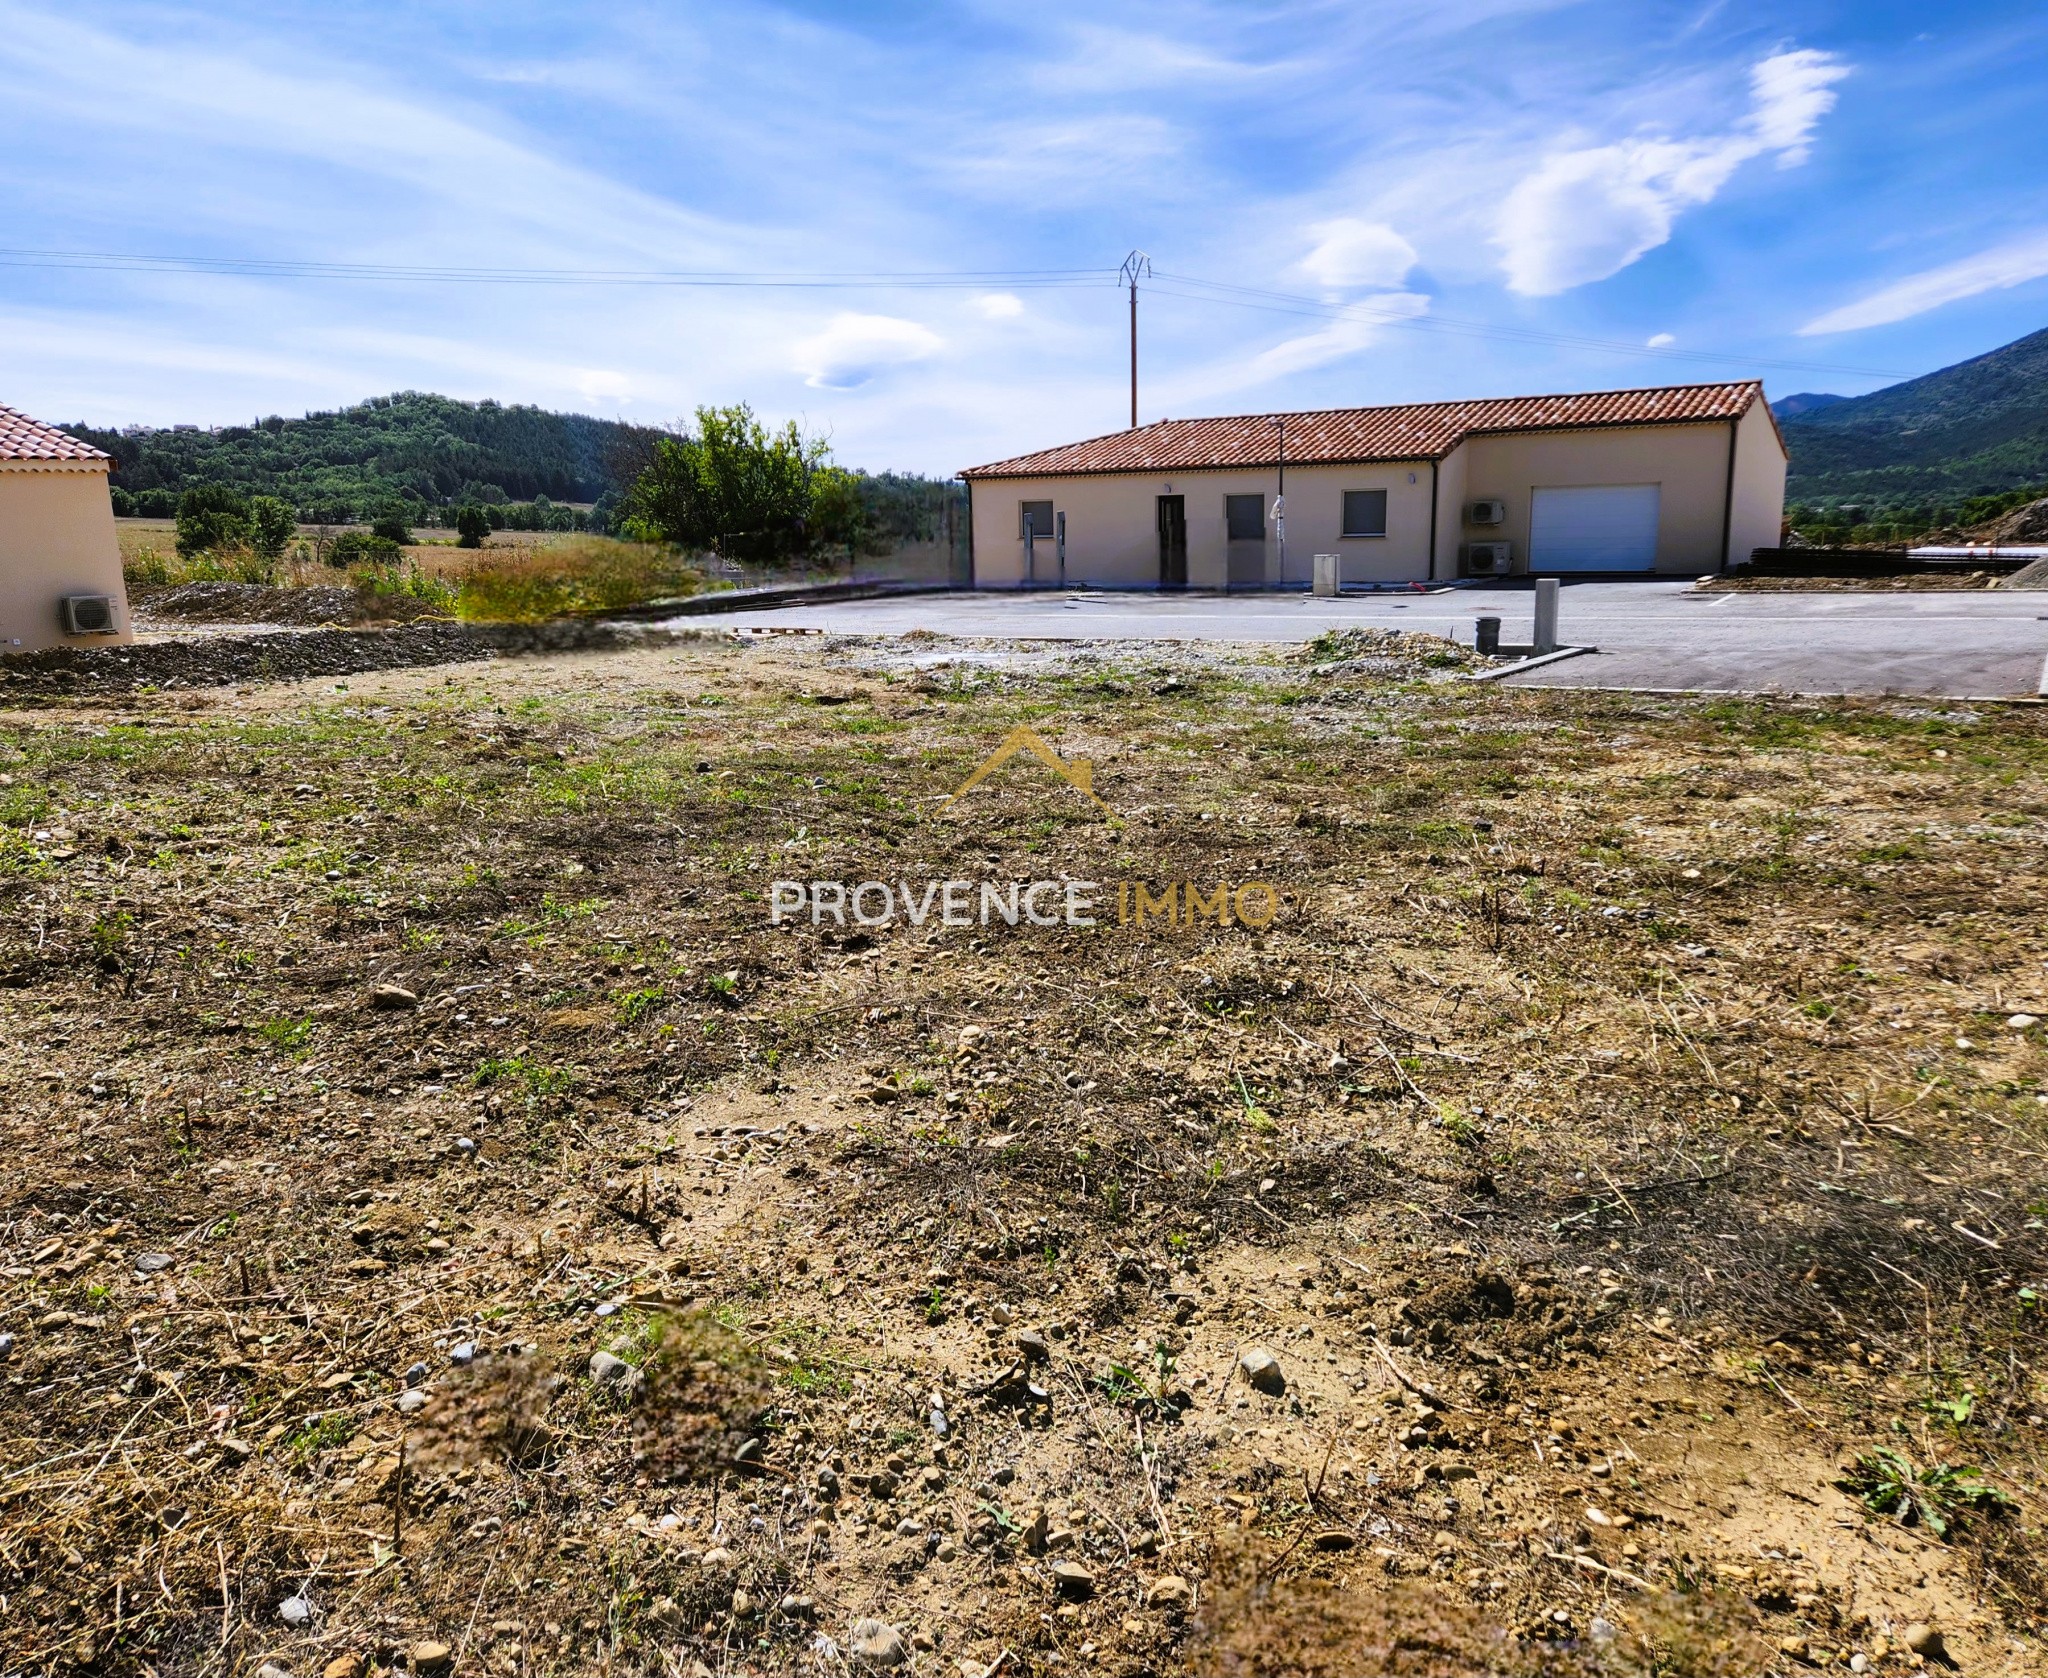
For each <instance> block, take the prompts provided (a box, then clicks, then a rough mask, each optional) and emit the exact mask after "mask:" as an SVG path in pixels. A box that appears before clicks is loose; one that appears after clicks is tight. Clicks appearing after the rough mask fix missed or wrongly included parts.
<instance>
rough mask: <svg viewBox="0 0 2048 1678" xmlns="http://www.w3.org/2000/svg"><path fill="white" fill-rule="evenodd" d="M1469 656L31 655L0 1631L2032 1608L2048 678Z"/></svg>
mask: <svg viewBox="0 0 2048 1678" xmlns="http://www.w3.org/2000/svg"><path fill="white" fill-rule="evenodd" d="M1468 658H1469V655H1467V654H1463V653H1459V652H1457V651H1456V650H1455V649H1450V648H1448V647H1447V646H1446V645H1445V644H1444V643H1440V642H1431V641H1429V640H1427V639H1426V638H1421V637H1417V638H1410V639H1406V640H1403V639H1399V638H1390V637H1385V636H1380V637H1374V638H1364V637H1360V638H1356V639H1350V640H1337V641H1326V642H1324V643H1321V644H1318V645H1316V646H1313V647H1311V648H1309V649H1307V650H1306V652H1305V653H1299V654H1293V653H1287V652H1267V651H1259V650H1251V649H1245V648H1211V649H1208V650H1207V651H1203V650H1200V649H1192V648H1191V649H1182V650H1177V651H1172V652H1166V651H1162V650H1160V649H1158V648H1143V649H1134V648H1117V647H1106V648H1097V649H1074V648H1071V647H1059V648H1050V647H1048V648H998V647H993V646H987V647H973V646H963V645H960V644H956V643H949V642H945V641H942V640H938V639H936V638H929V637H907V638H905V639H903V640H899V641H865V640H861V641H856V640H826V639H825V638H822V637H816V636H772V635H762V634H746V633H732V632H718V633H707V634H705V635H703V636H701V637H696V638H690V639H685V640H681V641H678V642H676V643H675V644H673V645H650V646H646V647H641V648H636V649H632V650H626V651H613V652H600V653H588V654H573V655H562V656H556V657H550V658H531V659H518V660H494V661H489V662H478V663H470V664H465V665H459V666H453V667H448V666H442V667H437V668H431V669H423V670H394V671H389V672H385V673H378V674H363V675H354V676H350V677H348V678H346V679H331V680H323V681H318V682H307V683H300V684H279V685H267V686H266V685H249V686H244V687H241V688H234V687H225V688H217V689H212V690H207V691H187V692H180V693H176V694H150V693H124V694H118V695H111V696H107V697H104V698H97V699H88V698H77V697H67V696H64V695H56V696H45V697H44V698H43V699H42V700H41V701H39V702H38V703H36V704H35V705H34V706H33V707H29V706H28V704H27V702H25V701H18V700H14V699H10V700H9V703H11V704H15V705H16V706H17V708H16V709H14V710H12V711H10V712H8V713H6V714H4V715H0V818H4V821H0V980H4V983H5V985H6V986H7V995H8V1006H7V1007H6V1009H5V1011H4V1014H0V1084H4V1088H5V1094H6V1097H7V1099H6V1101H5V1104H4V1106H0V1114H4V1119H0V1124H4V1127H5V1129H4V1133H0V1141H4V1145H5V1146H6V1148H7V1149H8V1151H9V1153H10V1155H11V1156H12V1158H13V1160H14V1161H15V1164H14V1168H13V1169H12V1170H11V1171H9V1172H8V1173H7V1176H6V1178H5V1183H4V1189H0V1348H4V1350H0V1627H4V1628H5V1629H4V1630H0V1642H4V1645H5V1648H4V1652H0V1670H4V1671H5V1672H7V1673H10V1674H12V1673H24V1674H29V1673H35V1674H42V1673H60V1672H63V1673H69V1672H92V1673H107V1674H129V1673H138V1674H139V1673H152V1674H159V1675H164V1678H169V1675H172V1674H178V1675H184V1674H208V1675H211V1674H223V1673H231V1674H244V1673H247V1674H258V1673H262V1672H265V1671H266V1669H267V1670H268V1671H269V1672H270V1673H271V1674H272V1675H273V1678H274V1675H275V1674H277V1673H286V1674H291V1675H294V1678H297V1675H304V1674H314V1673H321V1674H325V1675H327V1678H351V1675H355V1678H360V1675H363V1674H366V1673H369V1672H374V1671H379V1670H382V1671H408V1670H409V1671H413V1672H420V1673H434V1672H450V1671H453V1672H458V1673H463V1674H478V1675H482V1674H505V1675H512V1674H520V1675H524V1674H544V1673H548V1674H552V1673H561V1674H584V1673H593V1674H594V1673H606V1674H661V1675H665V1678H668V1675H673V1678H683V1675H697V1674H705V1673H717V1674H743V1673H746V1674H751V1673H794V1672H805V1673H813V1672H822V1673H833V1672H839V1671H843V1670H856V1671H880V1670H891V1669H893V1670H898V1671H908V1672H915V1673H919V1674H941V1675H944V1678H1026V1675H1033V1678H1043V1675H1049V1674H1061V1673H1088V1674H1094V1673H1105V1674H1117V1675H1133V1678H1135V1675H1139V1674H1169V1673H1194V1674H1210V1675H1220V1674H1226V1673H1229V1674H1240V1673H1241V1674H1251V1673H1262V1674H1288V1673H1300V1674H1310V1673H1314V1674H1328V1675H1331V1678H1336V1675H1338V1674H1361V1673H1378V1672H1386V1673H1403V1674H1422V1673H1431V1674H1437V1673H1442V1674H1468V1675H1476V1674H1479V1673H1500V1674H1505V1673H1530V1674H1533V1673H1539V1672H1540V1673H1552V1674H1566V1673H1590V1672H1605V1673H1639V1674H1649V1673H1659V1674H1665V1675H1680V1674H1705V1673H1725V1674H1737V1673H1741V1674H1754V1673H1758V1672H1764V1671H1771V1672H1778V1673H1786V1674H1790V1673H1797V1672H1805V1671H1817V1670H1823V1669H1841V1670H1856V1671H1863V1670H1869V1671H1875V1672H1879V1673H1889V1672H1909V1671H1914V1670H1921V1669H1924V1670H1929V1671H1933V1670H1940V1669H1950V1670H1959V1671H1963V1672H1969V1673H1986V1674H2014V1673H2023V1672H2039V1671H2041V1670H2042V1669H2043V1666H2044V1660H2043V1655H2042V1644H2041V1641H2040V1637H2041V1633H2042V1630H2043V1623H2042V1621H2043V1607H2044V1596H2043V1589H2042V1579H2041V1573H2040V1556H2041V1538H2040V1534H2039V1524H2040V1513H2041V1498H2042V1479H2043V1466H2044V1465H2043V1445H2044V1443H2048V1431H2044V1429H2048V1423H2044V1412H2048V1389H2044V1384H2043V1378H2042V1374H2041V1370H2042V1352H2043V1346H2042V1328H2041V1313H2042V1301H2041V1293H2042V1290H2043V1288H2044V1287H2048V1277H2044V1274H2043V1272H2044V1238H2043V1219H2044V1217H2048V1184H2044V1176H2048V1173H2044V1171H2043V1166H2042V1161H2043V1152H2042V1150H2043V1147H2044V1139H2048V1045H2044V1037H2043V1026H2042V1024H2041V1018H2040V1017H2041V1016H2043V1015H2048V947H2044V941H2043V938H2042V933H2041V924H2042V923H2041V905H2042V902H2043V893H2044V888H2048V858H2044V853H2043V842H2044V837H2048V784H2044V769H2048V718H2044V716H2043V715H2042V713H2041V712H2040V711H2038V710H2034V709H2027V708H2019V707H2015V708H2011V709H2000V708H1994V707H1975V708H1968V709H1965V708H1948V709H1940V708H1931V707H1925V706H1910V705H1907V704H1904V703H1902V702H1885V703H1870V704H1810V703H1800V702H1785V701H1773V702H1768V703H1766V702H1755V703H1750V702H1735V701H1707V700H1695V699H1683V698H1670V697H1664V696H1657V697H1641V696H1630V695H1625V694H1607V693H1593V692H1564V691H1557V692H1546V691H1508V690H1504V689H1502V688H1501V687H1499V686H1498V685H1495V684H1474V683H1469V682H1466V681H1463V680H1461V679H1460V675H1461V672H1462V667H1463V665H1464V663H1465V662H1466V660H1467V659H1468ZM1020 725H1029V726H1030V727H1031V728H1033V729H1035V730H1036V731H1037V733H1038V734H1039V735H1040V736H1042V737H1043V739H1044V741H1045V742H1047V743H1049V745H1050V746H1051V747H1052V748H1054V749H1055V750H1056V751H1057V752H1058V753H1059V754H1061V755H1062V756H1063V757H1064V758H1065V759H1066V760H1067V761H1068V764H1069V766H1070V767H1071V766H1073V765H1075V764H1078V763H1080V762H1083V761H1085V762H1086V763H1087V764H1088V765H1089V766H1091V767H1090V770H1089V771H1087V772H1083V771H1081V770H1079V769H1078V768H1076V769H1073V774H1074V777H1075V779H1077V780H1079V781H1081V782H1083V783H1084V784H1085V785H1086V786H1087V787H1088V788H1090V789H1092V795H1091V793H1090V792H1084V791H1083V790H1081V788H1080V787H1077V786H1075V785H1073V784H1070V782H1069V781H1067V780H1063V779H1061V778H1058V777H1057V776H1055V774H1054V773H1053V772H1052V770H1051V768H1050V767H1048V766H1047V765H1046V764H1044V763H1043V762H1042V761H1040V760H1039V759H1038V758H1037V757H1036V756H1034V755H1033V753H1032V752H1031V751H1030V750H1028V749H1027V750H1025V751H1022V752H1020V753H1018V754H1017V755H1015V756H1014V757H1012V758H1011V759H1010V760H1008V761H1007V762H1005V763H1003V764H1002V765H1001V766H1000V767H997V768H995V769H994V770H993V771H992V772H991V773H990V774H989V775H988V776H987V778H986V779H984V780H982V781H981V782H980V783H979V784H978V785H976V786H975V787H974V788H973V789H972V790H970V791H968V792H966V793H965V794H963V795H962V796H961V797H960V798H959V799H957V800H956V801H952V802H948V801H947V798H946V795H947V794H948V793H949V792H950V791H951V790H952V789H953V788H955V787H956V786H958V785H959V784H960V783H961V782H963V781H964V780H966V779H967V777H968V776H969V775H970V773H972V772H973V770H974V768H975V766H976V765H977V764H978V763H980V762H982V761H983V760H984V759H985V758H986V757H987V756H988V755H989V754H990V753H991V752H993V751H995V750H996V749H997V748H998V747H999V746H1000V745H1001V744H1002V743H1003V742H1004V741H1005V739H1006V737H1008V736H1009V735H1010V731H1011V730H1013V729H1015V728H1017V727H1019V726H1020ZM871 880H873V881H882V882H884V883H885V884H887V885H889V886H892V887H901V886H907V887H908V888H909V902H910V904H911V905H912V906H915V905H916V904H917V903H919V902H920V901H923V900H922V899H921V897H920V894H922V893H923V892H925V891H926V889H927V882H941V883H942V882H945V881H949V880H957V881H965V882H968V883H969V884H968V886H967V888H965V894H964V895H965V897H966V899H967V900H968V901H978V894H979V893H980V891H981V886H982V884H983V883H984V882H992V883H994V884H995V885H996V886H997V887H998V888H999V889H998V892H997V897H998V901H1000V898H1001V890H1002V889H1006V888H1007V886H1008V885H1009V884H1010V883H1013V882H1016V883H1022V884H1024V885H1026V886H1028V885H1030V884H1031V883H1032V882H1036V881H1041V880H1044V881H1051V882H1054V885H1053V887H1052V888H1050V893H1049V895H1048V896H1046V897H1043V898H1031V897H1026V898H1024V899H1023V901H1024V903H1025V904H1026V905H1027V908H1028V906H1029V905H1030V904H1032V903H1035V902H1050V903H1053V904H1054V905H1055V906H1056V912H1055V913H1053V914H1052V915H1050V916H1049V917H1048V919H1050V920H1051V921H1052V922H1053V923H1054V924H1034V923H1033V922H1032V921H1031V919H1030V917H1029V914H1028V913H1026V914H1024V915H1020V917H1019V924H1016V925H1011V924H1009V923H1008V921H1007V920H1006V919H1005V918H1004V917H1003V915H1002V914H1001V913H1000V912H999V913H997V914H996V915H995V916H994V917H993V919H992V920H991V922H990V923H989V924H987V925H982V924H973V925H968V926H952V927H949V926H945V925H942V924H940V922H941V919H942V915H943V907H944V905H943V900H941V902H940V907H939V908H937V909H930V910H927V912H926V913H925V918H924V919H923V921H922V924H916V925H913V924H910V922H909V919H908V912H907V911H905V912H898V913H896V914H895V915H894V918H893V919H891V920H890V921H889V922H888V923H887V924H878V925H874V926H862V925H858V924H854V923H853V922H852V921H851V920H850V919H849V921H848V923H847V924H845V925H839V924H834V922H833V920H832V919H831V917H830V915H829V914H828V915H826V916H825V918H824V920H823V924H819V925H814V924H813V923H812V917H811V915H810V914H809V913H805V914H802V915H798V916H794V917H791V918H788V919H786V920H785V921H784V923H783V924H779V925H778V924H774V922H773V920H772V910H771V906H772V905H773V904H774V903H775V902H777V901H778V895H777V892H776V882H778V881H782V882H805V883H808V882H845V883H847V884H848V885H853V884H857V883H859V882H863V881H871ZM1084 882H1094V883H1095V886H1096V888H1097V889H1096V892H1095V895H1094V902H1095V906H1096V918H1097V920H1098V923H1099V924H1097V925H1095V926H1093V927H1088V926H1082V925H1074V924H1068V922H1067V919H1066V917H1065V915H1064V913H1063V909H1064V905H1065V904H1066V903H1067V902H1068V901H1069V897H1068V893H1069V888H1070V886H1071V887H1072V888H1073V890H1075V891H1076V892H1078V893H1079V894H1080V895H1081V897H1082V899H1083V900H1084V901H1085V899H1086V897H1087V888H1086V886H1085V884H1082V883H1084ZM1254 882H1265V883H1267V884H1268V885H1270V887H1271V888H1272V890H1271V896H1270V898H1268V897H1267V896H1266V895H1264V894H1263V893H1262V892H1261V891H1259V890H1253V891H1251V892H1249V893H1247V892H1244V891H1240V890H1237V889H1236V888H1239V887H1244V886H1247V885H1250V884H1252V883H1254ZM1138 883H1143V884H1144V886H1145V888H1146V892H1147V899H1148V900H1149V899H1150V897H1151V894H1153V893H1159V894H1162V895H1163V894H1164V893H1165V892H1166V891H1167V889H1168V888H1169V887H1172V888H1173V890H1174V894H1175V895H1174V903H1175V909H1174V915H1173V921H1172V924H1170V925H1169V924H1167V922H1166V921H1165V919H1164V917H1160V916H1154V917H1153V918H1152V919H1151V920H1150V921H1149V923H1148V924H1145V925H1143V926H1142V927H1140V926H1133V925H1129V924H1120V916H1119V905H1120V904H1123V905H1128V904H1130V903H1133V902H1140V901H1144V900H1140V899H1137V898H1136V896H1135V892H1134V891H1133V890H1131V889H1128V888H1133V887H1135V885H1136V884H1138ZM1188 883H1192V884H1193V885H1194V886H1195V888H1196V892H1197V897H1198V900H1199V901H1198V905H1197V907H1198V908H1199V909H1201V910H1202V911H1204V912H1203V913H1200V914H1194V915H1190V914H1189V913H1188V907H1189V905H1188V899H1187V897H1186V895H1185V887H1186V885H1187V884H1188ZM1219 886H1228V887H1230V888H1232V894H1231V895H1230V896H1229V898H1228V901H1229V904H1230V906H1231V908H1232V909H1233V910H1234V911H1236V913H1234V914H1232V915H1230V916H1228V917H1226V916H1224V915H1222V914H1218V913H1215V912H1214V911H1213V910H1212V908H1211V906H1212V905H1213V904H1214V902H1215V895H1214V894H1215V891H1216V888H1217V887H1219ZM787 890H788V888H787V887H785V888H784V891H785V893H786V892H787ZM859 901H861V899H858V898H857V899H856V902H859ZM866 901H867V902H868V903H869V904H870V913H871V915H874V914H878V913H879V911H876V910H874V909H873V908H872V905H873V903H874V902H875V899H874V898H873V897H872V896H870V897H869V898H868V899H867V900H866ZM1269 903H1270V904H1271V905H1272V906H1273V907H1274V910H1275V912H1274V913H1272V914H1271V915H1270V917H1269V916H1268V915H1267V912H1266V909H1267V905H1268V904H1269ZM1256 922H1266V923H1267V924H1249V923H1256ZM1880 1448H1882V1449H1883V1450H1884V1451H1887V1452H1890V1453H1892V1454H1891V1456H1890V1457H1888V1458H1887V1457H1879V1456H1876V1455H1874V1453H1876V1452H1877V1451H1879V1449H1880ZM1859 1458H1861V1459H1862V1460H1863V1465H1864V1471H1858V1470H1857V1469H1856V1467H1855V1465H1856V1463H1857V1461H1858V1459H1859ZM1964 1469H1969V1470H1974V1471H1975V1472H1974V1473H1961V1472H1957V1471H1960V1470H1964ZM1871 1470H1883V1471H1884V1473H1886V1474H1889V1475H1890V1476H1891V1478H1890V1479H1889V1480H1882V1479H1873V1478H1871V1477H1870V1475H1869V1473H1868V1472H1867V1471H1871ZM1859 1473H1861V1477H1859ZM1844 1480H1848V1481H1849V1482H1850V1484H1851V1485H1853V1486H1854V1487H1856V1488H1857V1489H1856V1490H1848V1489H1844V1487H1843V1486H1842V1485H1841V1484H1838V1482H1842V1481H1844ZM1902 1516H1909V1517H1911V1518H1910V1519H1907V1518H1902Z"/></svg>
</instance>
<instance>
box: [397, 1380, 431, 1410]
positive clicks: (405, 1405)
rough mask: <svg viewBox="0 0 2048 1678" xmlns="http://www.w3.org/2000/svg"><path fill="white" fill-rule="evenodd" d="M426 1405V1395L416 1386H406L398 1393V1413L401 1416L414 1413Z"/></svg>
mask: <svg viewBox="0 0 2048 1678" xmlns="http://www.w3.org/2000/svg"><path fill="white" fill-rule="evenodd" d="M426 1407H427V1395H426V1394H425V1393H423V1392H421V1391H420V1389H419V1388H418V1387H407V1388H406V1389H405V1391H404V1392H402V1393H400V1394H399V1395H398V1413H399V1414H400V1415H401V1416H411V1415H416V1414H418V1413H419V1412H420V1411H422V1410H424V1409H425V1408H426Z"/></svg>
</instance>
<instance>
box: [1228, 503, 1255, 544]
mask: <svg viewBox="0 0 2048 1678" xmlns="http://www.w3.org/2000/svg"><path fill="white" fill-rule="evenodd" d="M1223 517H1224V518H1225V520H1226V521H1227V522H1228V523H1229V525H1230V539H1231V540H1232V541H1233V542H1263V541H1264V540H1265V539H1266V498H1265V497H1264V496H1263V495H1226V496H1225V497H1224V498H1223Z"/></svg>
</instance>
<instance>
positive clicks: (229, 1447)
mask: <svg viewBox="0 0 2048 1678" xmlns="http://www.w3.org/2000/svg"><path fill="white" fill-rule="evenodd" d="M255 1454H256V1447H255V1446H253V1445H251V1444H250V1443H249V1442H248V1441H247V1440H246V1439H237V1438H235V1437H234V1435H233V1434H229V1435H228V1436H227V1437H226V1438H225V1439H223V1440H222V1441H221V1442H220V1460H221V1461H222V1462H224V1463H226V1464H228V1465H229V1467H231V1468H232V1467H239V1466H240V1465H241V1464H242V1463H245V1462H247V1461H248V1460H249V1459H250V1458H251V1457H253V1456H254V1455H255ZM298 1600H299V1599H298V1598H297V1597H293V1598H292V1601H294V1602H296V1601H298Z"/></svg>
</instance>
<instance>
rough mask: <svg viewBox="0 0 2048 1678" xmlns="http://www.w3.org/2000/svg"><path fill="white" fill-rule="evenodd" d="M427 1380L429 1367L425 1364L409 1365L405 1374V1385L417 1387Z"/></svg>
mask: <svg viewBox="0 0 2048 1678" xmlns="http://www.w3.org/2000/svg"><path fill="white" fill-rule="evenodd" d="M426 1378H427V1366H426V1365H425V1364H423V1363H415V1364H412V1365H409V1366H408V1367H407V1369H406V1372H405V1384H406V1385H407V1386H408V1387H416V1386H418V1385H419V1384H420V1383H421V1382H422V1381H424V1380H425V1379H426Z"/></svg>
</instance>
